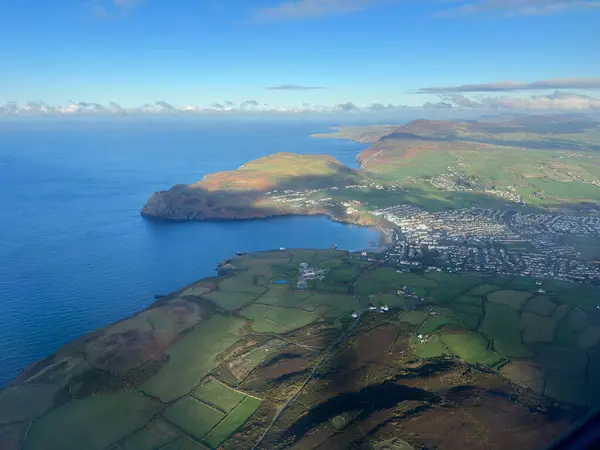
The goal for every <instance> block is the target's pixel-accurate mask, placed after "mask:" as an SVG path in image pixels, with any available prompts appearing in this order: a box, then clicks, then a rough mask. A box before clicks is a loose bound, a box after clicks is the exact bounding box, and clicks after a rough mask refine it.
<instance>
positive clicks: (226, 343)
mask: <svg viewBox="0 0 600 450" xmlns="http://www.w3.org/2000/svg"><path fill="white" fill-rule="evenodd" d="M245 324H246V321H245V320H244V319H242V318H236V317H231V316H229V317H225V316H221V315H214V316H212V317H211V318H210V319H208V321H206V322H203V323H201V324H200V325H199V326H197V327H196V328H194V329H193V330H192V331H190V332H189V333H187V334H186V335H185V337H184V338H183V339H181V340H180V341H179V342H177V343H176V344H175V345H173V346H172V347H171V348H170V349H169V350H168V351H167V354H168V356H169V362H168V363H167V364H166V365H165V366H164V367H163V368H162V369H161V370H160V372H158V373H157V374H156V375H154V376H153V377H152V378H151V379H150V380H148V381H147V382H146V383H144V384H143V385H142V386H141V388H142V390H143V391H144V392H146V393H148V394H150V395H152V396H155V397H158V398H159V399H161V400H162V401H165V402H169V401H172V400H174V399H176V398H179V397H182V396H184V395H187V394H188V393H189V392H190V391H191V390H192V389H194V387H196V385H197V384H198V383H199V382H200V380H201V379H202V378H203V377H204V376H206V375H208V373H210V371H211V370H213V369H214V368H215V367H216V363H215V361H214V358H215V357H216V356H217V355H218V354H220V353H221V352H223V351H225V350H226V349H227V348H228V347H230V346H231V345H233V344H234V343H235V342H237V341H238V340H239V339H240V337H241V336H240V334H239V332H240V329H241V328H242V327H243V326H244V325H245ZM190 355H194V357H193V358H190Z"/></svg>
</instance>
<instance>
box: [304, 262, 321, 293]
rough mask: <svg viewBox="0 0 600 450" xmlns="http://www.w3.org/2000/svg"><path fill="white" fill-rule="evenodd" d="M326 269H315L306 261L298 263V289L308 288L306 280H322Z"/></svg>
mask: <svg viewBox="0 0 600 450" xmlns="http://www.w3.org/2000/svg"><path fill="white" fill-rule="evenodd" d="M326 272H327V269H315V268H313V267H310V266H309V265H308V263H300V269H299V270H298V284H297V287H298V289H308V280H323V279H324V278H325V273H326Z"/></svg>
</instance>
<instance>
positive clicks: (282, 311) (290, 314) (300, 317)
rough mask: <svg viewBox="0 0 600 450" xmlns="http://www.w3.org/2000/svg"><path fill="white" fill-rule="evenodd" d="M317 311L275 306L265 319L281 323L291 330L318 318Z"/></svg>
mask: <svg viewBox="0 0 600 450" xmlns="http://www.w3.org/2000/svg"><path fill="white" fill-rule="evenodd" d="M317 312H318V311H315V312H314V313H310V312H308V311H303V310H301V309H289V308H279V307H274V308H272V309H271V310H270V311H269V312H268V313H267V314H266V315H265V319H268V320H272V321H273V322H276V323H278V324H281V325H283V326H284V327H285V328H286V329H287V330H288V331H289V330H294V329H296V328H300V327H303V326H305V325H308V324H309V323H311V322H313V321H314V320H315V319H316V318H317Z"/></svg>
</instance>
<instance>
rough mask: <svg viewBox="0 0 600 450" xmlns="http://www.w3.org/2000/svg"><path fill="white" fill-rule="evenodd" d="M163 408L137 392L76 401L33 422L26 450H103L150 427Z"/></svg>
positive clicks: (26, 442) (24, 446)
mask: <svg viewBox="0 0 600 450" xmlns="http://www.w3.org/2000/svg"><path fill="white" fill-rule="evenodd" d="M161 407H162V405H161V404H160V403H158V402H156V401H154V400H151V399H149V398H148V397H146V396H144V395H142V394H139V393H136V392H120V393H118V394H110V395H98V396H92V397H86V398H83V399H78V400H73V401H71V402H69V403H66V404H64V405H62V406H60V407H59V408H57V409H55V410H53V411H51V412H50V413H48V414H46V415H45V416H43V417H42V418H41V419H39V420H36V421H35V422H33V424H32V426H31V428H30V430H29V433H28V434H27V438H26V439H25V442H24V443H23V446H22V448H23V450H38V449H61V450H80V449H86V450H96V449H98V450H103V449H105V448H107V447H109V446H110V445H112V444H114V443H116V442H118V441H120V440H121V439H123V438H125V437H126V436H128V435H129V434H131V433H133V432H134V431H136V430H138V429H140V428H142V427H143V426H144V425H146V424H147V423H148V422H149V421H150V420H151V419H152V418H153V417H154V416H155V415H156V413H157V412H159V411H160V409H161Z"/></svg>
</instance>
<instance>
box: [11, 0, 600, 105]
mask: <svg viewBox="0 0 600 450" xmlns="http://www.w3.org/2000/svg"><path fill="white" fill-rule="evenodd" d="M0 18H2V22H3V23H2V27H0V55H2V58H3V63H4V64H2V70H1V71H0V104H1V103H3V102H8V101H15V102H18V103H19V104H25V103H27V102H35V101H44V102H47V103H48V104H67V103H69V101H74V102H95V103H99V104H107V103H108V102H110V101H112V102H116V103H118V104H119V105H121V106H123V107H134V106H139V105H142V104H144V103H151V104H154V103H155V102H156V101H166V102H168V103H169V104H170V105H175V106H176V107H177V108H179V107H182V106H183V105H186V104H192V105H199V106H200V107H210V105H212V104H215V103H216V104H218V105H220V106H223V105H224V102H225V101H230V102H232V103H234V104H235V105H239V104H240V103H241V102H244V101H249V100H250V101H252V102H256V103H257V104H258V105H260V107H262V106H264V105H265V104H268V105H269V107H284V106H299V105H302V104H310V105H325V106H331V105H338V104H344V103H346V102H352V104H354V105H367V104H372V103H382V104H389V103H391V104H394V105H413V106H416V105H422V104H423V103H424V102H431V103H432V104H433V103H436V102H440V101H441V102H449V100H448V99H447V98H446V99H444V98H442V99H440V97H439V95H438V93H427V94H414V92H416V91H417V90H418V89H421V88H428V87H435V86H460V85H465V84H483V83H495V82H500V81H516V82H534V81H538V80H553V79H562V78H568V79H581V78H587V79H592V78H594V79H595V80H596V81H597V82H590V83H587V84H584V86H585V87H586V89H578V87H580V84H579V82H578V81H577V80H575V82H574V83H573V85H570V84H568V83H567V85H566V86H565V89H566V90H567V91H568V92H569V93H577V94H579V95H588V96H596V97H597V96H598V91H597V88H598V87H600V78H598V77H599V76H600V58H598V39H599V36H600V35H599V34H598V33H599V32H598V24H599V23H600V2H598V1H585V0H581V1H580V0H572V1H560V0H464V1H459V0H456V1H453V0H443V1H442V0H430V1H429V0H419V1H416V0H399V1H394V0H298V1H283V0H264V1H262V0H182V1H166V0H145V1H143V0H89V1H87V0H85V1H79V0H53V1H44V0H4V1H2V2H0ZM281 85H290V86H291V87H293V86H304V87H319V88H322V89H303V90H299V89H292V88H288V89H267V88H268V87H277V86H281ZM553 91H554V89H553V88H550V89H547V90H541V89H533V90H532V89H530V88H529V87H525V88H524V89H508V90H506V92H509V93H510V95H514V96H517V97H523V96H530V95H545V94H548V95H549V94H550V93H551V92H553ZM461 92H462V91H461ZM465 92H467V91H465ZM502 92H503V95H504V93H505V92H504V90H502ZM461 95H463V94H461ZM469 95H481V94H469Z"/></svg>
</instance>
